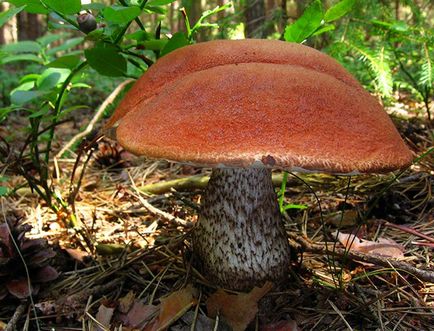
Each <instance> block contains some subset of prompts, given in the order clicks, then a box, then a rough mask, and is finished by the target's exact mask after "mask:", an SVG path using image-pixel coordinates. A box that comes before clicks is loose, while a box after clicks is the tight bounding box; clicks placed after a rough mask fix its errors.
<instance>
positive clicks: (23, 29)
mask: <svg viewBox="0 0 434 331" xmlns="http://www.w3.org/2000/svg"><path fill="white" fill-rule="evenodd" d="M17 28H18V40H35V39H37V38H39V37H40V36H42V32H43V28H42V22H41V20H40V18H39V16H38V14H30V13H27V12H24V11H22V12H20V13H19V14H18V15H17Z"/></svg>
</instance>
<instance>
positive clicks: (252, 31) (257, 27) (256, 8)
mask: <svg viewBox="0 0 434 331" xmlns="http://www.w3.org/2000/svg"><path fill="white" fill-rule="evenodd" d="M245 19H246V26H245V29H244V30H245V34H246V37H247V38H264V37H265V35H266V33H265V29H264V26H263V25H264V22H265V4H264V1H263V0H246V8H245Z"/></svg>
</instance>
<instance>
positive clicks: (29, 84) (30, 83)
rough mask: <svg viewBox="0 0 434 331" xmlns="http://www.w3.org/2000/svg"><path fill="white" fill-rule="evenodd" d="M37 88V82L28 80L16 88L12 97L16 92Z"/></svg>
mask: <svg viewBox="0 0 434 331" xmlns="http://www.w3.org/2000/svg"><path fill="white" fill-rule="evenodd" d="M34 87H35V81H34V80H28V81H26V82H23V83H21V84H20V85H19V86H17V87H16V88H14V89H13V90H12V91H11V95H12V94H13V93H15V92H16V91H30V90H31V89H32V88H34Z"/></svg>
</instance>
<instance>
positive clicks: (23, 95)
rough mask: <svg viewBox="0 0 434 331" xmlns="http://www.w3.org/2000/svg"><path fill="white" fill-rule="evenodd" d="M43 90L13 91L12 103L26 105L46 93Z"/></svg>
mask: <svg viewBox="0 0 434 331" xmlns="http://www.w3.org/2000/svg"><path fill="white" fill-rule="evenodd" d="M46 93H47V92H43V91H14V92H13V93H11V103H12V104H13V105H18V106H19V105H24V104H25V103H27V102H30V101H32V100H34V99H36V98H39V97H40V96H42V95H44V94H46Z"/></svg>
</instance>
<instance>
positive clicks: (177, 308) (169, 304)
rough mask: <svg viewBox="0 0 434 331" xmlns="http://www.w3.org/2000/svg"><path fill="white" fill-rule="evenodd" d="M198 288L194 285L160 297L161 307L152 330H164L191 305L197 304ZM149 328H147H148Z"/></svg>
mask: <svg viewBox="0 0 434 331" xmlns="http://www.w3.org/2000/svg"><path fill="white" fill-rule="evenodd" d="M195 292H196V290H195V289H194V288H193V286H192V285H188V286H187V287H184V288H183V289H181V290H179V291H176V292H173V293H172V294H170V295H169V296H167V297H166V298H162V299H160V301H161V305H160V306H161V308H160V314H159V315H158V320H157V323H155V325H154V326H153V327H152V329H150V330H152V331H156V330H164V329H166V328H167V327H169V326H170V325H171V324H172V323H173V322H175V321H176V320H177V319H178V318H180V317H181V316H182V315H184V314H185V313H186V312H187V311H188V310H189V309H190V308H191V307H193V306H194V305H196V304H197V300H196V298H195V296H196V295H195V294H196V293H195ZM146 330H147V329H146Z"/></svg>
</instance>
